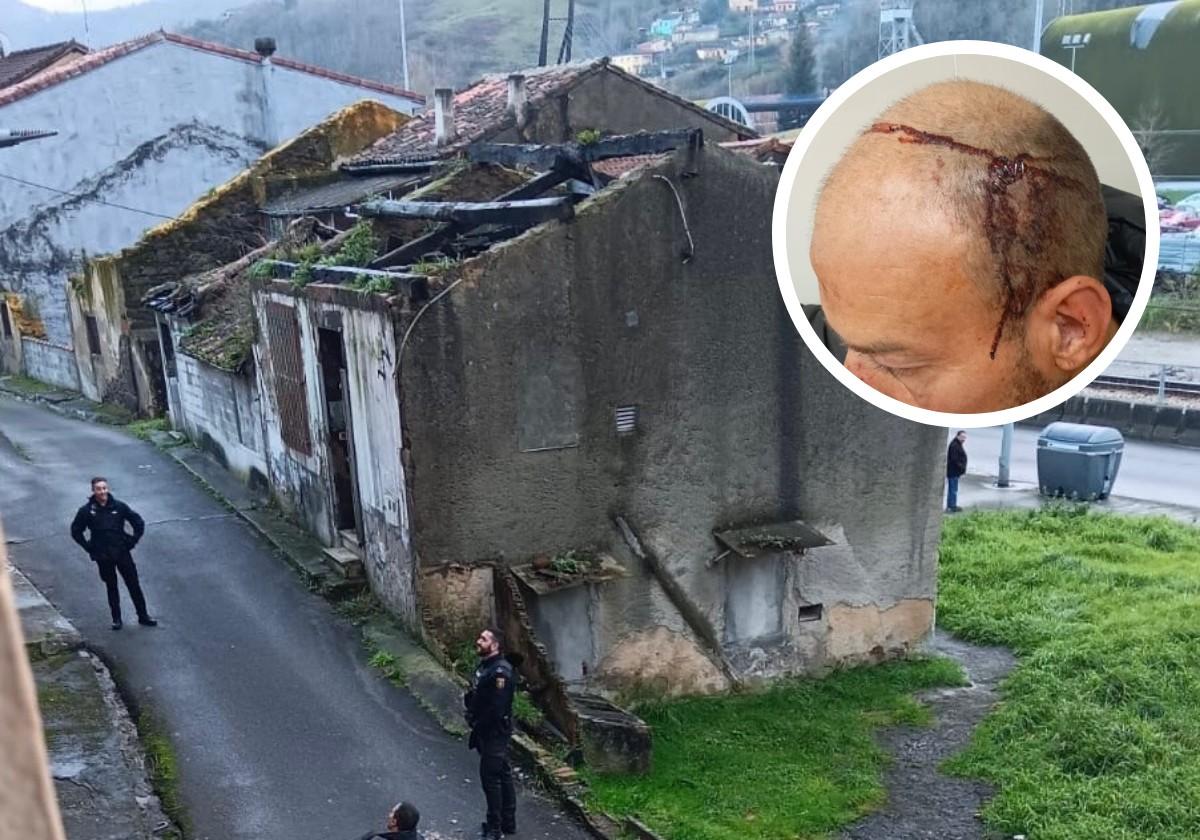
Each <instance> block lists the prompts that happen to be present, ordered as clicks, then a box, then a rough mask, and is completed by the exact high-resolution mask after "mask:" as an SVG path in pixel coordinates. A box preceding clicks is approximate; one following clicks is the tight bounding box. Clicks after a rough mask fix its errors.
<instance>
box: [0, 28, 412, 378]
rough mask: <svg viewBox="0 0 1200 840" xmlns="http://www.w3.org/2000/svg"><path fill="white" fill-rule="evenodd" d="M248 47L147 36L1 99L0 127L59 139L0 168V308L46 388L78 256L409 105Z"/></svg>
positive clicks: (19, 152) (394, 92)
mask: <svg viewBox="0 0 1200 840" xmlns="http://www.w3.org/2000/svg"><path fill="white" fill-rule="evenodd" d="M256 47H259V48H260V49H259V52H248V51H245V50H237V49H232V48H229V47H224V46H219V45H216V44H210V43H205V42H202V41H197V40H194V39H191V38H187V37H184V36H180V35H173V34H169V33H164V32H156V33H154V34H151V35H147V36H145V37H142V38H138V39H135V40H133V41H127V42H125V43H121V44H117V45H115V46H112V47H108V48H106V49H102V50H98V51H95V52H90V53H87V54H84V55H78V56H71V60H70V61H65V62H61V61H60V62H57V63H55V64H53V65H51V66H49V67H47V68H45V69H43V70H41V71H40V72H37V73H35V74H34V75H32V76H26V77H24V78H23V79H22V80H20V81H18V82H16V83H15V84H10V85H8V86H3V87H0V124H3V125H13V126H19V127H20V126H32V127H36V128H38V129H48V130H53V131H57V132H58V134H57V136H54V137H51V138H47V139H44V140H41V141H39V142H37V143H26V144H23V145H21V146H17V147H15V148H11V149H7V150H6V151H5V154H4V157H3V159H2V160H0V181H2V182H3V184H2V186H0V297H3V293H4V292H7V293H10V294H13V295H15V297H16V298H17V299H19V301H20V306H21V308H22V310H23V315H24V318H25V321H26V324H27V326H28V325H30V324H34V325H39V324H40V327H41V332H42V335H41V336H40V337H41V338H42V339H44V341H42V342H38V343H37V346H31V347H30V350H31V351H32V352H31V354H30V357H31V358H32V357H33V356H36V357H37V358H38V359H39V360H40V361H41V363H42V366H43V367H45V369H47V370H53V371H56V372H57V373H56V375H55V379H56V380H57V381H56V382H55V384H59V385H63V386H67V387H70V386H72V385H73V384H74V383H73V382H72V381H71V373H72V368H73V361H74V360H73V356H72V352H71V346H72V338H71V336H72V331H71V324H70V319H69V315H68V307H67V295H66V290H67V284H68V282H69V278H70V277H71V276H72V275H74V274H76V273H78V271H79V269H80V267H81V263H82V257H83V256H84V255H85V254H91V255H94V254H102V253H109V252H114V251H119V250H120V249H122V248H124V247H126V246H128V245H131V244H133V243H134V242H136V241H137V239H138V237H139V236H141V234H142V233H143V232H144V231H145V230H147V229H148V228H150V227H153V226H155V225H157V224H160V223H162V222H163V221H164V220H166V219H170V218H173V217H174V216H176V215H177V214H179V213H181V212H182V211H183V210H184V209H185V208H187V207H188V206H189V205H190V204H191V203H192V202H194V201H195V199H196V196H198V195H201V194H203V193H204V192H205V191H207V190H209V189H211V188H212V187H215V186H217V185H218V184H221V183H223V182H225V181H226V180H228V179H229V178H230V177H232V176H233V175H235V174H236V173H238V172H240V171H241V170H243V169H245V168H246V166H247V165H249V164H250V163H251V162H253V161H254V160H256V159H257V158H258V157H259V156H260V155H261V154H262V153H263V152H264V151H266V150H267V149H269V148H271V147H273V146H275V145H277V144H278V143H279V142H280V141H281V140H283V139H286V138H288V137H291V136H293V135H295V134H298V133H299V132H301V131H302V130H304V129H305V128H307V127H309V126H311V125H314V124H315V123H318V122H320V121H322V120H323V119H325V118H326V117H328V116H329V115H330V114H331V113H333V112H335V111H338V110H339V109H341V108H343V107H345V106H346V105H349V104H351V103H353V102H356V101H359V100H361V99H378V100H380V101H381V102H383V103H385V104H386V105H388V106H389V107H391V108H393V109H395V110H397V111H400V112H402V113H406V114H411V113H413V112H414V111H415V110H417V109H418V108H419V107H420V106H421V105H422V98H421V97H420V96H418V95H416V94H413V93H410V92H407V91H404V90H401V89H400V88H396V87H394V86H391V85H385V84H380V83H377V82H372V81H368V80H366V79H360V78H356V77H352V76H347V75H344V74H341V73H337V72H333V71H330V70H325V69H322V68H319V67H313V66H311V65H306V64H302V63H300V62H296V61H291V60H288V59H284V58H277V57H274V56H273V55H272V53H273V52H274V44H273V42H270V41H269V40H268V39H263V40H262V41H261V42H260V43H259V44H257V45H256ZM0 61H3V59H0ZM35 332H36V331H35ZM26 336H27V337H26V339H25V340H26V341H30V342H35V341H36V339H37V336H36V334H35V335H34V336H30V335H29V334H28V333H26ZM60 356H61V357H62V358H61V359H58V357H60ZM47 357H53V358H47ZM67 359H70V362H69V363H68V361H67ZM60 361H61V362H62V363H61V364H59V362H60ZM39 369H40V368H39Z"/></svg>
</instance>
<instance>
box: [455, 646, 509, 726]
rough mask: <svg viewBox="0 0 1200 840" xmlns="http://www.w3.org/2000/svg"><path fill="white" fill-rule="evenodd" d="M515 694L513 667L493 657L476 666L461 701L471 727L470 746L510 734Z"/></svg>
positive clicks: (507, 662) (497, 655)
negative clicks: (468, 687)
mask: <svg viewBox="0 0 1200 840" xmlns="http://www.w3.org/2000/svg"><path fill="white" fill-rule="evenodd" d="M515 692H516V675H515V673H514V672H513V666H512V665H511V664H510V663H509V661H508V660H507V659H505V658H504V657H503V656H502V655H500V654H496V655H495V656H492V657H489V658H487V659H485V660H483V661H482V662H480V663H479V667H478V668H476V669H475V676H474V678H473V679H472V680H471V690H470V691H468V692H467V695H466V697H465V698H464V702H465V706H466V711H467V723H469V724H470V725H471V746H472V747H475V746H477V745H479V744H481V743H482V742H484V741H489V740H492V739H495V738H503V739H507V738H508V736H509V735H511V734H512V705H513V695H514V693H515Z"/></svg>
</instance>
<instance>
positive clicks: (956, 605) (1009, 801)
mask: <svg viewBox="0 0 1200 840" xmlns="http://www.w3.org/2000/svg"><path fill="white" fill-rule="evenodd" d="M938 622H939V625H940V626H942V627H944V628H945V629H947V630H949V631H951V632H953V633H956V634H958V635H959V636H961V637H963V638H965V639H967V640H969V641H974V642H981V643H986V644H999V645H1007V646H1009V647H1010V648H1012V649H1013V650H1014V651H1015V652H1016V653H1017V654H1018V655H1019V657H1020V664H1019V665H1018V667H1017V669H1016V670H1015V671H1014V672H1013V675H1012V676H1011V677H1010V679H1009V681H1008V682H1007V683H1006V685H1005V686H1004V691H1003V695H1004V701H1003V703H1002V704H1001V705H1000V706H999V707H998V708H997V709H996V710H995V711H994V712H993V713H992V714H991V715H990V716H989V717H988V718H987V719H986V720H985V721H984V723H983V725H982V726H981V727H980V729H979V730H978V732H977V733H976V737H975V739H974V742H973V744H972V746H971V747H970V748H969V749H968V750H967V751H966V752H965V753H964V754H962V755H960V756H958V757H956V758H954V759H952V760H951V761H950V763H949V764H948V766H947V769H948V770H950V771H951V772H955V773H960V774H963V775H967V776H975V777H982V778H985V779H988V780H990V781H992V782H994V783H996V784H997V785H998V786H999V793H998V795H997V796H996V798H995V799H994V800H993V801H992V802H991V803H990V804H989V805H988V806H987V808H986V810H985V812H984V813H985V818H986V820H987V822H988V823H989V824H990V825H991V826H992V827H994V828H996V829H998V830H1000V831H1003V832H1004V833H1005V835H1006V836H1011V835H1013V834H1025V835H1027V836H1028V837H1029V838H1030V840H1089V838H1097V839H1098V840H1099V838H1104V840H1132V839H1133V838H1156V840H1185V838H1189V840H1190V839H1191V838H1197V837H1200V529H1195V528H1189V527H1186V526H1183V525H1178V524H1175V523H1173V522H1169V521H1167V520H1164V519H1151V518H1134V517H1119V516H1112V515H1093V514H1086V513H1082V509H1072V508H1055V509H1051V510H1045V511H1031V512H1020V513H1016V512H1014V513H976V514H972V515H969V516H965V517H961V518H959V517H956V518H954V519H952V520H949V521H948V522H947V523H946V530H945V533H944V536H943V541H942V550H941V569H940V601H939V609H938Z"/></svg>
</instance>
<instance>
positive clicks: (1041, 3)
mask: <svg viewBox="0 0 1200 840" xmlns="http://www.w3.org/2000/svg"><path fill="white" fill-rule="evenodd" d="M1045 13H1046V0H1034V4H1033V46H1032V47H1030V49H1032V50H1033V51H1034V52H1035V53H1040V52H1041V51H1042V15H1044V14H1045Z"/></svg>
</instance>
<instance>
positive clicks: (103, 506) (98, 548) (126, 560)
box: [71, 476, 158, 630]
mask: <svg viewBox="0 0 1200 840" xmlns="http://www.w3.org/2000/svg"><path fill="white" fill-rule="evenodd" d="M126 523H129V526H130V528H132V529H133V533H132V534H131V533H129V532H128V531H126V530H125V524H126ZM145 530H146V523H144V522H143V521H142V517H140V516H138V515H137V511H135V510H134V509H133V508H131V507H130V506H129V505H127V504H125V503H124V502H121V501H118V500H117V499H116V498H114V497H113V495H112V494H111V493H109V492H108V480H107V479H104V478H101V477H99V476H97V477H96V478H93V479H92V495H91V496H89V497H88V500H87V502H86V503H85V504H84V505H83V507H81V508H80V509H79V511H78V512H77V513H76V514H75V521H73V522H72V523H71V538H72V539H73V540H75V542H77V543H79V547H80V548H82V549H83V550H84V551H86V552H87V553H88V556H89V557H91V558H92V562H93V563H95V564H96V566H97V567H98V568H99V571H100V579H101V580H102V581H104V586H105V587H106V588H107V590H108V608H109V609H110V610H111V611H112V629H114V630H120V629H121V590H120V589H118V588H117V573H118V572H119V573H120V574H121V577H122V579H124V581H125V588H126V589H128V590H129V597H130V598H131V599H132V600H133V608H134V609H135V610H137V616H138V624H142V625H144V626H146V627H154V626H156V625H157V624H158V622H157V621H155V620H154V619H153V618H151V617H150V613H148V612H146V597H145V596H144V595H143V594H142V585H141V583H139V582H138V573H137V566H136V565H134V562H133V555H132V554H130V552H131V551H132V550H133V547H134V546H135V545H137V543H138V540H140V539H141V538H142V534H143V532H145ZM84 532H87V536H86V537H85V536H84Z"/></svg>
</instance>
